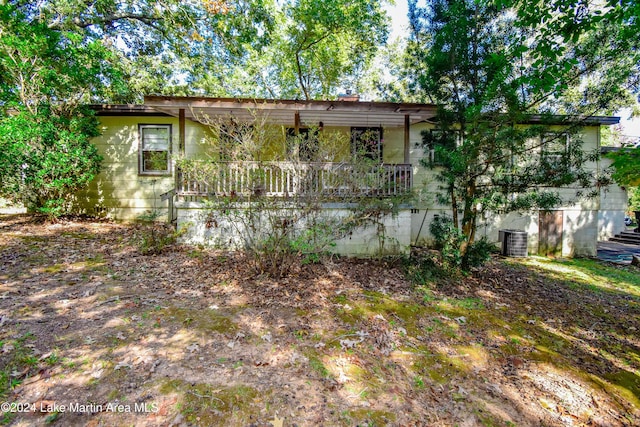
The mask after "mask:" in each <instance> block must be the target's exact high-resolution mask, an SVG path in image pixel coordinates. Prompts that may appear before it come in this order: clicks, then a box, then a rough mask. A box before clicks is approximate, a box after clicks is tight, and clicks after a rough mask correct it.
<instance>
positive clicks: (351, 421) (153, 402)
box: [0, 215, 640, 427]
mask: <svg viewBox="0 0 640 427" xmlns="http://www.w3.org/2000/svg"><path fill="white" fill-rule="evenodd" d="M144 233H145V231H144V229H143V228H142V227H141V226H127V225H119V224H114V223H109V222H86V221H76V222H61V223H57V224H49V223H37V222H34V221H33V220H32V219H31V218H30V217H28V216H25V215H5V216H0V379H2V384H3V385H2V386H0V401H1V402H3V403H4V405H3V406H2V409H3V412H0V424H6V425H12V426H30V425H45V424H47V425H49V424H50V425H61V426H85V425H88V426H102V425H104V426H121V425H135V426H183V425H198V426H216V425H220V426H227V425H230V426H270V425H273V426H275V427H278V426H355V425H360V426H364V425H370V426H386V425H389V426H454V425H458V426H476V425H485V426H515V425H517V426H633V425H636V426H637V425H640V333H639V332H638V330H639V329H640V296H639V294H638V293H634V292H624V291H621V290H620V289H618V288H617V287H616V283H615V280H616V279H615V278H610V279H608V278H606V277H602V284H603V286H602V287H598V288H594V287H593V286H589V285H586V284H585V283H586V282H584V283H583V280H582V278H581V277H579V276H575V277H573V278H570V280H567V277H566V275H563V274H561V273H549V272H548V271H546V270H543V269H540V268H537V267H536V266H533V265H528V264H526V263H522V262H517V261H508V260H501V259H496V260H494V261H492V262H491V263H489V264H488V265H487V266H486V267H484V268H482V269H481V270H479V271H476V272H474V274H473V275H472V276H468V277H451V278H440V279H438V280H435V279H433V280H432V279H431V278H430V277H427V276H428V275H426V276H425V274H426V273H424V272H416V271H413V276H414V278H415V277H417V278H418V279H419V281H420V280H421V281H422V285H419V286H417V285H415V282H414V284H412V283H411V282H410V281H409V280H408V279H407V278H406V274H405V273H406V268H407V267H406V264H403V263H402V262H400V261H399V260H395V261H393V262H392V261H390V260H386V261H383V260H354V259H344V258H333V259H326V260H324V261H323V262H322V263H320V264H312V265H300V266H297V267H296V268H295V270H294V271H293V273H292V274H291V275H290V276H289V277H287V278H285V279H281V280H278V281H274V280H271V279H268V278H265V277H262V276H259V275H256V274H255V273H254V272H253V271H252V270H251V269H250V268H249V266H248V264H247V262H246V260H245V259H244V258H243V257H242V256H241V255H239V254H234V253H223V252H219V251H212V250H211V251H210V250H204V249H202V248H193V247H180V246H173V247H169V248H167V249H166V250H165V251H163V253H161V254H159V255H142V254H141V253H140V251H139V249H138V246H139V242H140V240H141V239H142V236H143V234H144ZM611 268H613V267H611ZM620 268H622V267H620ZM625 268H626V269H627V270H625V271H627V272H628V271H631V272H634V271H635V273H636V274H638V271H637V270H633V267H625ZM629 269H631V270H629ZM593 274H594V275H597V274H598V273H597V272H594V273H593ZM592 278H593V277H592ZM7 404H8V405H7ZM6 409H9V410H8V411H6Z"/></svg>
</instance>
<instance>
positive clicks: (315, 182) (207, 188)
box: [176, 162, 413, 199]
mask: <svg viewBox="0 0 640 427" xmlns="http://www.w3.org/2000/svg"><path fill="white" fill-rule="evenodd" d="M201 165H202V168H201V170H200V168H199V167H198V165H197V164H196V167H195V168H193V170H192V171H188V172H187V171H181V170H179V169H178V170H177V171H176V194H177V195H178V197H182V198H183V199H184V198H189V199H194V198H202V197H208V196H234V195H236V196H241V195H244V196H246V195H260V196H268V197H282V198H289V197H294V196H319V197H323V198H327V199H332V198H336V199H339V198H345V197H353V196H356V197H390V196H397V195H401V194H405V193H407V192H409V191H410V190H411V187H412V185H413V176H412V173H411V172H412V169H411V165H410V164H395V165H391V164H383V165H377V166H367V167H361V166H354V165H352V164H349V163H321V162H306V163H295V162H216V163H213V164H212V163H208V164H206V163H202V164H201ZM205 170H206V171H207V172H202V171H205Z"/></svg>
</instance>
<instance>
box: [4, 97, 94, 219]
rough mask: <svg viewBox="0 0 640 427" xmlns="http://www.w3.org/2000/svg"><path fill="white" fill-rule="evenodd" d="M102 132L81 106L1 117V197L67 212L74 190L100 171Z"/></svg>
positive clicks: (49, 210) (36, 208)
mask: <svg viewBox="0 0 640 427" xmlns="http://www.w3.org/2000/svg"><path fill="white" fill-rule="evenodd" d="M96 135H97V121H96V119H95V118H94V116H93V115H92V113H91V112H90V111H88V110H86V109H81V108H78V109H74V110H73V111H72V112H70V114H69V115H66V114H65V115H62V114H61V113H54V112H52V111H51V109H49V108H47V107H44V106H41V107H40V109H39V111H38V112H37V113H36V114H34V113H31V112H29V111H24V110H22V111H19V112H16V113H14V114H12V115H9V116H7V117H3V118H0V177H1V178H2V179H1V182H0V195H2V196H3V197H6V198H8V199H9V200H11V201H13V202H20V203H23V204H24V205H25V206H26V207H27V208H28V209H29V210H31V211H34V212H40V213H43V214H46V215H47V216H49V217H57V216H60V215H62V214H65V213H67V212H68V211H69V209H70V207H71V204H72V201H73V200H72V196H73V194H74V193H75V192H76V191H77V190H79V189H80V188H83V187H84V186H85V185H86V184H87V183H88V182H89V181H91V180H92V179H93V178H94V177H95V176H96V175H97V174H98V172H99V171H100V162H101V160H102V157H101V156H100V155H99V154H98V151H97V149H96V147H95V146H94V145H93V144H91V142H90V138H91V137H93V136H96Z"/></svg>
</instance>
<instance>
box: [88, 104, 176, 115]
mask: <svg viewBox="0 0 640 427" xmlns="http://www.w3.org/2000/svg"><path fill="white" fill-rule="evenodd" d="M89 107H90V108H92V109H93V110H94V111H95V112H96V114H97V115H99V116H162V117H167V116H168V114H166V113H163V112H161V111H158V110H156V109H155V108H151V107H148V106H146V105H140V104H93V105H90V106H89Z"/></svg>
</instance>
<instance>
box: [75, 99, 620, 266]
mask: <svg viewBox="0 0 640 427" xmlns="http://www.w3.org/2000/svg"><path fill="white" fill-rule="evenodd" d="M94 108H95V110H96V112H97V115H98V116H99V119H100V123H101V133H102V134H101V136H99V137H97V138H95V140H94V143H95V144H96V146H97V147H98V149H99V151H100V153H101V154H102V155H103V156H104V162H103V170H102V172H101V173H100V175H99V176H98V177H97V178H96V179H95V180H94V181H93V182H92V183H91V184H90V186H89V188H88V189H87V190H84V191H82V192H81V193H79V194H78V195H77V208H78V210H80V211H82V212H85V213H88V214H92V215H104V216H108V217H111V218H114V219H117V220H133V219H135V218H137V217H138V216H139V215H141V214H143V213H145V212H147V211H149V210H153V211H162V212H166V215H167V216H168V218H169V219H170V220H174V221H177V223H178V227H180V226H181V225H184V224H189V225H190V230H189V231H188V233H187V234H186V236H185V239H186V240H187V241H191V242H200V243H210V242H211V241H213V240H216V239H217V240H216V241H217V242H218V243H219V242H220V235H217V236H216V235H215V230H211V227H210V226H209V227H207V226H206V225H205V222H206V221H205V220H204V219H203V218H202V216H199V215H198V213H199V212H201V211H202V206H203V205H202V201H203V199H205V198H206V197H207V196H209V195H211V194H214V193H217V194H221V192H223V193H224V194H226V195H233V194H234V191H236V190H234V189H233V188H232V187H233V186H234V185H237V183H238V182H239V181H241V180H243V179H249V178H248V176H249V175H250V173H251V170H255V169H257V168H258V169H260V170H261V171H262V172H261V176H262V178H261V179H262V181H261V182H260V186H259V187H260V188H259V189H255V191H260V193H261V194H262V195H266V196H267V197H274V198H280V199H283V198H285V199H286V198H287V197H289V196H291V195H293V194H298V193H300V192H303V191H311V187H310V186H309V185H312V186H314V187H313V188H314V189H315V190H313V191H319V192H326V191H331V192H332V193H331V194H333V195H335V194H339V191H344V192H345V193H344V194H346V193H349V194H353V192H354V191H355V192H359V193H361V194H359V195H360V196H361V197H377V198H384V197H393V196H395V195H398V194H402V193H405V192H407V191H409V190H411V191H413V192H415V193H417V194H418V197H416V198H414V199H413V200H412V202H411V203H410V204H407V205H406V206H404V207H403V208H401V209H400V211H399V212H397V215H393V216H391V215H389V216H388V217H387V218H384V219H383V223H384V227H385V233H386V235H387V236H392V237H393V239H394V242H395V245H394V248H395V249H396V250H400V251H406V250H408V248H409V247H410V245H412V244H421V243H423V242H425V241H428V240H429V239H430V235H429V231H428V230H429V224H430V222H431V221H432V219H433V217H434V215H437V214H440V213H448V211H449V210H450V208H449V207H448V206H444V205H438V204H437V203H436V201H435V197H434V196H433V195H434V194H435V192H436V191H437V183H436V182H435V180H434V179H433V176H434V171H433V170H432V169H430V168H426V167H424V166H422V165H421V163H420V160H421V159H422V158H423V157H424V156H425V151H424V148H423V144H422V136H421V132H422V131H423V130H425V129H434V128H436V127H437V121H436V110H437V108H436V106H435V105H432V104H414V103H388V102H361V101H359V100H358V99H357V98H342V99H338V100H335V101H299V100H256V99H227V98H204V97H170V96H146V97H145V98H144V104H141V105H96V106H94ZM617 121H618V119H617V118H615V117H592V118H590V119H589V121H588V124H587V125H586V126H585V127H584V128H582V129H581V131H580V132H581V134H582V135H581V139H582V141H583V143H584V144H585V150H591V149H598V148H599V147H600V127H601V126H606V125H611V124H615V123H617ZM230 123H231V124H233V125H234V126H236V128H234V129H231V128H230V127H229V126H231V125H230ZM242 123H244V124H247V123H249V125H248V126H249V128H248V129H250V131H251V132H253V134H254V135H256V132H257V130H256V127H260V132H262V133H261V135H262V136H261V138H264V139H265V141H266V142H265V143H264V144H263V145H262V146H260V147H248V148H247V152H246V153H244V155H245V157H243V158H242V162H241V163H238V155H239V153H238V152H233V149H234V148H233V147H234V146H237V144H238V142H237V141H234V138H236V137H237V138H241V137H242V135H241V134H242V132H241V131H239V130H238V129H239V128H238V126H240V124H242ZM245 130H246V129H245ZM339 133H342V134H343V135H348V138H346V139H344V138H343V139H342V140H340V139H339V138H338V139H335V140H334V141H329V140H330V139H331V138H328V137H324V139H323V138H320V137H318V135H324V136H326V135H332V134H336V135H337V134H339ZM296 135H297V136H298V138H299V137H300V135H303V136H304V137H303V139H302V143H299V144H297V145H296V146H295V147H294V148H293V149H292V148H291V146H290V145H291V144H290V139H291V137H292V136H296ZM323 141H324V142H323ZM327 141H329V142H327ZM240 143H242V142H240ZM234 144H236V145H234ZM323 144H324V145H323ZM225 145H227V147H226V148H225ZM229 146H231V151H229ZM252 150H253V151H252ZM356 151H358V152H359V153H360V154H361V155H362V156H364V157H365V158H367V159H369V160H370V161H371V162H372V163H375V164H378V165H379V166H380V169H379V170H381V171H382V172H383V173H382V174H378V175H376V179H377V181H376V183H374V184H372V183H371V182H368V183H365V181H366V179H367V176H370V175H371V174H368V173H366V172H365V173H362V172H357V171H356V170H355V169H354V168H353V167H351V166H350V159H351V158H352V156H353V153H354V152H356ZM240 154H242V153H240ZM246 156H253V157H254V158H253V160H255V162H254V163H251V160H252V159H247V157H246ZM179 158H181V159H200V160H202V161H204V162H207V163H210V164H218V165H223V167H222V168H221V169H220V168H219V169H218V171H219V175H218V178H216V180H215V181H216V182H203V181H202V180H201V179H198V178H196V177H194V176H189V174H188V173H186V172H182V171H180V170H178V169H177V168H176V159H179ZM293 159H295V161H296V162H297V165H298V167H299V166H300V165H304V168H305V169H304V170H305V171H306V172H305V173H306V175H305V176H307V177H309V176H312V179H311V180H307V181H305V182H307V184H304V185H303V184H302V183H301V181H300V180H299V179H298V178H299V176H298V175H295V174H292V172H291V170H292V169H291V168H290V167H289V166H288V165H289V164H291V162H292V160H293ZM603 162H606V159H605V160H600V161H598V162H594V163H593V164H591V165H590V167H591V168H592V169H593V171H594V174H598V173H600V172H601V171H602V170H603V168H604V167H605V166H606V165H605V164H604V163H603ZM238 164H242V165H243V168H244V169H245V170H244V171H239V170H237V167H236V166H237V165H238ZM358 173H359V174H360V175H358ZM354 176H355V177H356V179H355V181H354V180H353V178H354ZM232 177H233V178H232ZM349 179H351V180H350V181H349ZM381 180H382V181H384V182H381ZM356 181H357V182H356ZM309 182H311V183H312V184H308V183H309ZM354 182H355V184H354ZM374 190H375V191H374ZM561 192H566V193H567V195H569V194H571V195H575V189H571V188H563V189H561ZM570 197H571V196H568V197H567V200H568V199H569V198H570ZM334 202H335V199H334ZM326 208H327V209H335V210H336V212H341V211H344V206H340V204H339V203H333V204H327V205H326ZM625 209H626V193H625V192H624V191H623V190H621V189H620V188H619V187H617V186H611V187H609V188H602V189H600V196H599V197H595V198H591V199H588V200H584V201H581V202H578V203H572V204H569V203H568V204H567V205H566V206H561V207H559V208H557V209H556V210H553V211H546V212H526V213H511V214H508V215H497V214H495V215H493V214H492V215H485V216H484V217H483V218H482V219H481V221H480V222H479V226H478V231H477V234H478V236H479V237H481V236H487V237H488V238H489V239H490V240H492V241H496V242H497V241H498V238H499V233H498V230H500V229H519V230H524V231H526V232H527V233H528V250H529V253H533V254H535V253H539V252H540V253H543V252H544V253H556V254H561V255H563V256H574V255H576V256H579V255H580V256H582V255H584V256H593V255H595V254H596V242H597V240H598V239H599V238H603V237H606V236H609V235H613V234H615V233H616V232H619V231H620V229H621V228H622V227H624V223H623V218H624V211H625ZM374 234H375V233H374V232H372V231H371V230H366V229H363V230H359V231H358V232H354V233H351V234H350V235H349V236H345V237H344V238H342V239H340V240H339V241H338V242H337V243H338V244H337V246H336V248H335V250H336V251H337V252H339V253H343V254H370V253H374V252H376V251H378V250H379V249H380V248H379V246H378V243H377V241H376V239H375V237H374ZM549 248H551V249H549ZM549 251H550V252H549Z"/></svg>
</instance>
